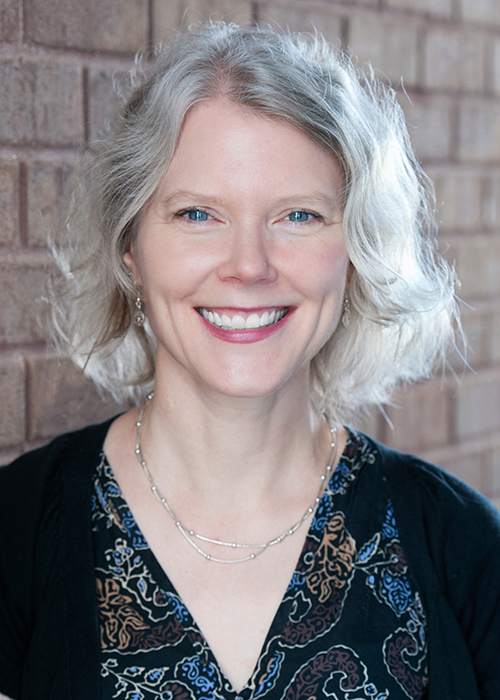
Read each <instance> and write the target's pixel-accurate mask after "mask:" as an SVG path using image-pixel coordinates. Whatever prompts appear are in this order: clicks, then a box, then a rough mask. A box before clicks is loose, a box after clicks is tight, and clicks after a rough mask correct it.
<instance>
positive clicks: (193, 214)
mask: <svg viewBox="0 0 500 700" xmlns="http://www.w3.org/2000/svg"><path fill="white" fill-rule="evenodd" d="M185 213H186V214H187V217H188V219H189V220H190V221H207V220H208V214H207V212H206V211H203V209H189V210H188V211H186V212H185Z"/></svg>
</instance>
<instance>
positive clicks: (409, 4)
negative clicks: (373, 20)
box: [385, 0, 453, 17]
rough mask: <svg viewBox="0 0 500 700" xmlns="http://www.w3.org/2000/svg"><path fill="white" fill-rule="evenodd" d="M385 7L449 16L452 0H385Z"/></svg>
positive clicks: (451, 9) (451, 10)
mask: <svg viewBox="0 0 500 700" xmlns="http://www.w3.org/2000/svg"><path fill="white" fill-rule="evenodd" d="M385 2H386V5H387V7H390V8H394V9H401V10H411V11H413V12H425V13H426V14H430V15H436V16H438V17H451V15H452V12H453V0H385Z"/></svg>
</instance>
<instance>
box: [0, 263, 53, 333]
mask: <svg viewBox="0 0 500 700" xmlns="http://www.w3.org/2000/svg"><path fill="white" fill-rule="evenodd" d="M46 280H47V268H43V267H33V266H30V265H27V266H26V267H24V266H23V267H18V266H17V265H12V264H9V263H8V262H7V263H3V264H2V263H0V298H1V299H2V313H1V314H0V344H2V345H6V346H12V345H15V344H17V343H23V344H24V343H36V342H39V341H41V340H44V339H45V338H46V332H45V331H44V330H43V329H42V327H41V325H40V323H39V318H40V314H41V312H42V309H43V306H44V304H43V302H42V296H43V291H44V287H45V284H46Z"/></svg>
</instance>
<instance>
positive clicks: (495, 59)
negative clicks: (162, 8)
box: [490, 39, 500, 95]
mask: <svg viewBox="0 0 500 700" xmlns="http://www.w3.org/2000/svg"><path fill="white" fill-rule="evenodd" d="M490 84H491V89H492V90H493V92H494V93H496V94H497V95H500V39H495V40H494V41H493V42H492V49H491V75H490Z"/></svg>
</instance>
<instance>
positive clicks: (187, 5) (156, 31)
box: [153, 0, 253, 42]
mask: <svg viewBox="0 0 500 700" xmlns="http://www.w3.org/2000/svg"><path fill="white" fill-rule="evenodd" d="M206 19H213V20H224V21H226V22H235V23H237V24H246V23H248V22H251V21H252V19H253V8H252V2H251V0H168V2H167V1H166V0H153V40H154V41H155V42H158V41H166V40H168V39H169V38H170V37H171V36H172V31H173V29H175V27H178V26H180V25H181V24H185V25H186V24H197V23H198V22H200V21H202V20H206Z"/></svg>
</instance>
